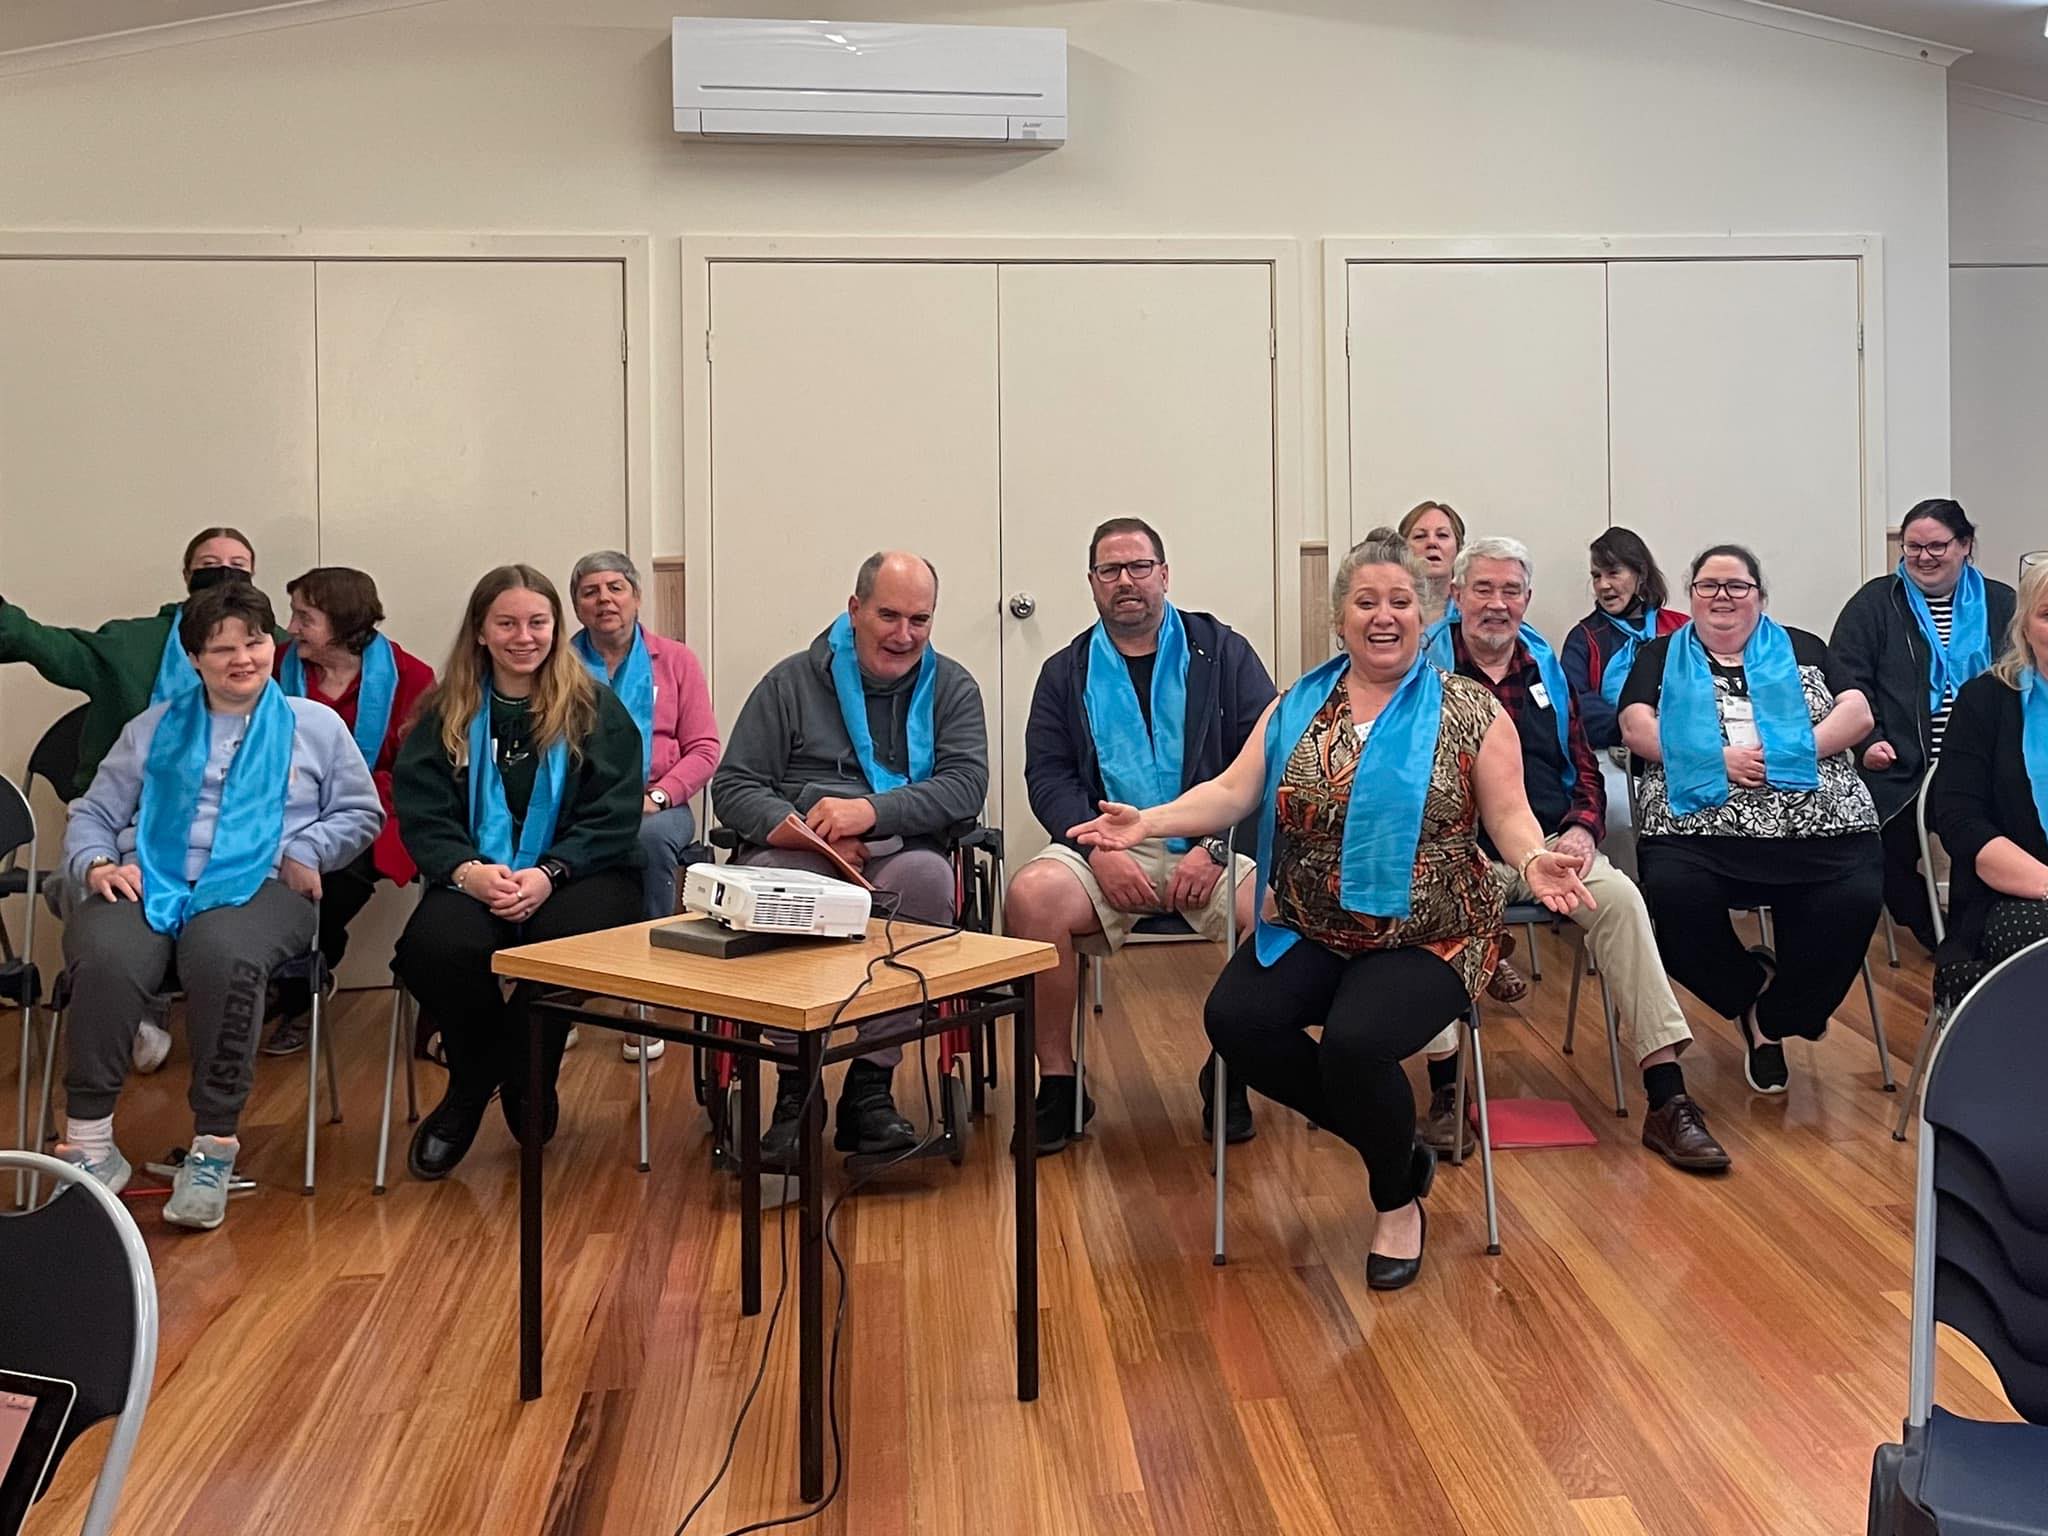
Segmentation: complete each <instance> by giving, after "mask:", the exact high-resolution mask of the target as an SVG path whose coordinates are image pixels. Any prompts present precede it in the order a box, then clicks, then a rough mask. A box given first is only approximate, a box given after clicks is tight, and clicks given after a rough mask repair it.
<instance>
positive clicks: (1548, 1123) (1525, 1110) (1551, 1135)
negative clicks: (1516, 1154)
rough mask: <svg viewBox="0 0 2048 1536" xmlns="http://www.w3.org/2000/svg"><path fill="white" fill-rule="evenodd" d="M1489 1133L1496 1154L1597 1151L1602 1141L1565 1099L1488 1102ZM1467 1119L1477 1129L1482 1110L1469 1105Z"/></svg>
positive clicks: (1494, 1100) (1498, 1100)
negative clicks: (1545, 1149) (1538, 1150)
mask: <svg viewBox="0 0 2048 1536" xmlns="http://www.w3.org/2000/svg"><path fill="white" fill-rule="evenodd" d="M1486 1109H1487V1119H1488V1121H1489V1122H1490V1125H1489V1127H1488V1128H1489V1129H1490V1130H1491V1131H1492V1132H1493V1145H1494V1148H1495V1150H1497V1151H1498V1150H1500V1149H1502V1148H1507V1147H1524V1148H1528V1147H1597V1146H1598V1145H1599V1144H1600V1138H1599V1137H1598V1136H1595V1135H1594V1134H1593V1128H1592V1127H1591V1126H1589V1125H1587V1124H1586V1122H1585V1121H1583V1120H1581V1119H1580V1118H1579V1112H1578V1111H1577V1110H1576V1109H1573V1108H1572V1107H1571V1105H1570V1104H1568V1103H1566V1102H1565V1101H1564V1100H1563V1099H1489V1100H1487V1103H1486ZM1465 1113H1466V1115H1467V1117H1468V1118H1469V1119H1470V1120H1471V1121H1472V1124H1473V1125H1474V1126H1475V1127H1476V1126H1477V1125H1478V1124H1479V1106H1478V1105H1477V1104H1476V1103H1475V1104H1468V1105H1467V1106H1466V1108H1465Z"/></svg>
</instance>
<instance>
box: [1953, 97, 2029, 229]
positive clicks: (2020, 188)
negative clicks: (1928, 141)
mask: <svg viewBox="0 0 2048 1536" xmlns="http://www.w3.org/2000/svg"><path fill="white" fill-rule="evenodd" d="M1948 136H1949V141H1948V142H1949V173H1948V174H1949V236H1948V239H1949V260H1950V261H1952V262H1954V263H1956V264H1957V265H1963V264H1968V263H1979V262H2014V261H2023V262H2048V103H2044V102H2035V101H2026V100H2023V99H2021V98H2020V97H2017V96H2002V95H1999V94H1998V93H1997V92H1995V91H1980V90H1973V89H1971V88H1970V87H1967V86H1957V87H1955V88H1954V89H1953V90H1951V92H1950V93H1949V109H1948Z"/></svg>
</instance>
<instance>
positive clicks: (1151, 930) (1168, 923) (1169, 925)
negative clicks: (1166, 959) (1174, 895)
mask: <svg viewBox="0 0 2048 1536" xmlns="http://www.w3.org/2000/svg"><path fill="white" fill-rule="evenodd" d="M1131 932H1132V933H1134V934H1143V935H1144V936H1145V937H1146V938H1148V939H1185V938H1191V937H1193V936H1194V932H1195V927H1194V924H1192V923H1190V922H1189V921H1188V920H1187V919H1186V918H1185V917H1183V916H1181V914H1180V913H1178V912H1153V913H1150V914H1148V915H1147V916H1145V917H1141V918H1139V919H1138V920H1137V922H1135V923H1133V924H1132V925H1131Z"/></svg>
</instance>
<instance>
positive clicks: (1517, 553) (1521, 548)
mask: <svg viewBox="0 0 2048 1536" xmlns="http://www.w3.org/2000/svg"><path fill="white" fill-rule="evenodd" d="M1474 560H1512V561H1514V562H1515V564H1517V565H1519V566H1520V567H1521V568H1522V585H1523V586H1525V587H1528V588H1530V589H1531V590H1532V591H1533V590H1534V589H1535V586H1536V569H1535V567H1534V566H1533V565H1531V564H1530V563H1529V546H1528V545H1526V544H1524V543H1523V542H1522V541H1521V540H1520V539H1504V538H1500V537H1498V536H1495V537H1490V538H1484V539H1474V540H1473V541H1472V542H1471V543H1470V544H1467V545H1466V546H1465V547H1464V548H1463V549H1461V550H1459V551H1458V558H1457V560H1456V561H1455V562H1454V563H1453V564H1452V566H1451V585H1452V586H1454V587H1462V586H1463V585H1465V573H1466V572H1467V571H1469V570H1471V569H1472V562H1473V561H1474Z"/></svg>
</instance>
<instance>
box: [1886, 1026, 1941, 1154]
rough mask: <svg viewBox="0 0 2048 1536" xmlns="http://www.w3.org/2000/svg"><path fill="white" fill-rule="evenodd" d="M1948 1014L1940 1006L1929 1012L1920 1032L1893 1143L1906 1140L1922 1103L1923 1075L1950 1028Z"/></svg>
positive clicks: (1901, 1095) (1894, 1129)
mask: <svg viewBox="0 0 2048 1536" xmlns="http://www.w3.org/2000/svg"><path fill="white" fill-rule="evenodd" d="M1948 1014H1949V1011H1948V1009H1946V1008H1943V1007H1941V1006H1939V1005H1936V1006H1935V1007H1933V1008H1930V1009H1928V1010H1927V1024H1926V1027H1925V1028H1923V1029H1922V1030H1921V1031H1920V1049H1919V1050H1917V1051H1915V1052H1914V1053H1913V1071H1912V1075H1911V1076H1909V1077H1908V1078H1907V1079H1906V1091H1905V1092H1904V1093H1902V1094H1900V1095H1899V1119H1898V1123H1897V1124H1896V1125H1894V1126H1893V1127H1892V1140H1893V1141H1904V1140H1905V1139H1906V1122H1907V1121H1908V1120H1910V1119H1912V1118H1913V1110H1914V1109H1915V1107H1916V1106H1917V1105H1918V1104H1919V1102H1920V1077H1921V1074H1922V1073H1924V1072H1925V1071H1926V1070H1927V1062H1928V1058H1929V1057H1931V1056H1933V1054H1934V1042H1935V1039H1936V1038H1937V1037H1938V1036H1939V1035H1940V1034H1941V1032H1942V1031H1943V1030H1944V1029H1947V1028H1948Z"/></svg>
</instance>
